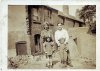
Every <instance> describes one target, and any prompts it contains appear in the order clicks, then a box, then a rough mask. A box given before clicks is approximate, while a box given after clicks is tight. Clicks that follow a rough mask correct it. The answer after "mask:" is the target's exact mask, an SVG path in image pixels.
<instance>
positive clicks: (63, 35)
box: [55, 23, 72, 66]
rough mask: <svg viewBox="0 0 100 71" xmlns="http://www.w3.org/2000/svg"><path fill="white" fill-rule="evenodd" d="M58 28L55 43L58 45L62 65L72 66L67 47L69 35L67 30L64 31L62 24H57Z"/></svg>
mask: <svg viewBox="0 0 100 71" xmlns="http://www.w3.org/2000/svg"><path fill="white" fill-rule="evenodd" d="M57 26H58V28H57V31H56V32H55V42H56V44H57V47H58V50H59V55H60V58H61V63H63V64H64V63H66V64H67V65H69V66H72V64H71V59H70V53H69V49H68V47H67V45H68V40H69V35H68V32H67V30H65V29H63V27H62V23H58V24H57Z"/></svg>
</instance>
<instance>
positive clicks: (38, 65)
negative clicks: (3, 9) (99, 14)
mask: <svg viewBox="0 0 100 71" xmlns="http://www.w3.org/2000/svg"><path fill="white" fill-rule="evenodd" d="M7 51H8V56H7V64H8V65H7V68H8V69H96V5H8V48H7Z"/></svg>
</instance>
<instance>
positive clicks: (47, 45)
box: [43, 37, 54, 68]
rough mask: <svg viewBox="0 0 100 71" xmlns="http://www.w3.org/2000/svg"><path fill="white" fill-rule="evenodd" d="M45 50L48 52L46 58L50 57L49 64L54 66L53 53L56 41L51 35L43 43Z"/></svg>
mask: <svg viewBox="0 0 100 71" xmlns="http://www.w3.org/2000/svg"><path fill="white" fill-rule="evenodd" d="M43 47H44V52H45V53H46V58H47V59H48V62H47V64H46V65H47V66H48V67H49V68H51V67H52V54H53V49H54V43H53V42H52V39H51V37H47V38H46V41H45V42H44V44H43Z"/></svg>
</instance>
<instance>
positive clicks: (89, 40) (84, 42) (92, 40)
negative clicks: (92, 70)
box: [68, 27, 96, 59]
mask: <svg viewBox="0 0 100 71" xmlns="http://www.w3.org/2000/svg"><path fill="white" fill-rule="evenodd" d="M87 31H88V27H77V28H69V29H68V32H69V35H70V36H72V37H71V38H70V40H69V45H70V46H69V47H70V50H71V51H72V52H76V54H79V55H80V56H82V57H87V58H89V59H95V58H96V37H95V36H93V35H90V34H87ZM73 49H74V50H75V51H74V50H73ZM76 49H77V50H76ZM73 56H76V55H75V53H74V54H72V57H73Z"/></svg>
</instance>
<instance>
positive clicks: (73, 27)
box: [8, 5, 87, 55]
mask: <svg viewBox="0 0 100 71" xmlns="http://www.w3.org/2000/svg"><path fill="white" fill-rule="evenodd" d="M45 21H48V22H49V23H50V24H49V25H50V28H51V29H53V30H54V31H55V29H56V25H57V23H59V22H60V23H63V24H64V28H65V29H67V30H68V32H69V35H70V36H71V37H72V39H73V40H74V42H75V44H76V45H77V47H79V51H81V45H78V43H79V41H78V38H77V34H79V33H80V32H82V33H83V32H86V31H87V29H86V28H85V30H84V28H83V27H82V26H84V23H83V21H81V20H80V19H77V18H76V17H74V16H71V15H69V7H68V6H67V5H63V12H60V11H59V10H57V9H55V8H52V7H50V6H46V5H26V6H25V5H9V6H8V50H9V49H15V48H16V43H17V42H19V41H26V50H24V51H23V52H25V51H26V53H27V54H32V55H37V54H41V53H42V51H41V47H40V45H41V43H40V36H41V35H40V32H41V30H42V29H43V23H44V22H45ZM77 28H78V29H77ZM79 30H80V31H79ZM82 43H83V42H82ZM37 48H39V50H40V52H38V51H36V49H37Z"/></svg>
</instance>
